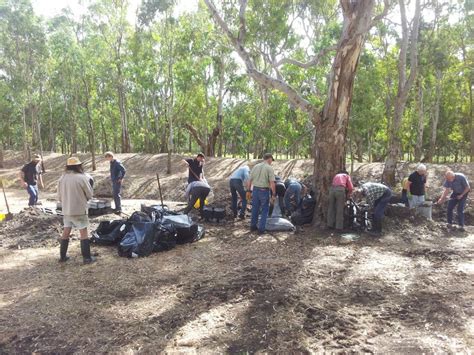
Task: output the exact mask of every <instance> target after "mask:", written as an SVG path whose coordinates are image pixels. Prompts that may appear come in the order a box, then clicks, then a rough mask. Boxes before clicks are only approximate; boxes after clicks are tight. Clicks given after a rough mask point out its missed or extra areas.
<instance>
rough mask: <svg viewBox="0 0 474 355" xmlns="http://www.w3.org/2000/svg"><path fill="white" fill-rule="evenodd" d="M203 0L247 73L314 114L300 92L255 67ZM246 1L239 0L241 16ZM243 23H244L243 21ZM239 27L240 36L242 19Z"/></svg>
mask: <svg viewBox="0 0 474 355" xmlns="http://www.w3.org/2000/svg"><path fill="white" fill-rule="evenodd" d="M204 2H205V4H206V6H207V7H208V9H209V11H210V13H211V15H212V17H213V18H214V21H215V22H216V23H217V25H218V26H219V27H220V28H221V29H222V30H223V31H224V33H225V34H226V35H227V37H228V39H229V40H230V42H231V44H232V46H233V47H234V49H235V50H236V52H237V54H238V55H239V56H240V58H242V60H243V61H244V63H245V66H246V68H247V72H248V74H249V75H250V76H251V77H252V78H253V79H254V80H255V81H256V82H258V83H259V84H261V85H263V86H265V87H267V88H272V89H275V90H278V91H281V92H282V93H284V94H285V95H287V97H288V100H289V101H290V103H291V104H293V105H294V106H296V107H298V108H299V109H301V110H302V111H304V112H307V113H308V114H310V115H311V116H315V115H316V110H315V108H314V106H313V105H312V104H311V103H310V102H309V101H308V100H306V99H305V98H304V97H303V96H301V94H300V93H298V92H297V91H296V90H295V89H294V88H293V87H291V85H289V84H288V83H286V82H285V81H283V80H281V79H276V78H273V77H271V76H269V75H267V74H265V73H262V72H260V71H259V70H257V69H256V67H255V64H254V62H253V61H252V59H251V57H250V55H249V53H248V52H247V51H246V49H245V48H244V46H243V43H242V42H241V41H240V40H239V37H235V36H234V34H233V33H232V31H231V30H230V28H229V26H228V25H227V23H226V22H225V21H224V19H223V18H222V17H221V16H220V14H219V12H218V11H217V9H216V7H215V5H214V3H213V2H212V0H204ZM246 3H247V2H246V1H245V0H241V6H240V12H239V13H241V14H242V16H243V15H244V10H245V5H246ZM243 24H245V22H244V23H243ZM240 27H241V30H239V33H241V34H240V36H242V35H244V34H245V27H242V21H241V22H240Z"/></svg>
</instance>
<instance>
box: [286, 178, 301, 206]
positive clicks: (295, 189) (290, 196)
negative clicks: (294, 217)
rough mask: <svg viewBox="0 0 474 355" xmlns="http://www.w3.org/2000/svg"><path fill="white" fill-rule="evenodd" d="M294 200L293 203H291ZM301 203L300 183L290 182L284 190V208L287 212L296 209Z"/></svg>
mask: <svg viewBox="0 0 474 355" xmlns="http://www.w3.org/2000/svg"><path fill="white" fill-rule="evenodd" d="M292 201H293V202H294V204H293V203H292ZM300 203H301V185H300V184H290V185H289V186H288V188H287V189H286V192H285V210H286V211H287V213H291V212H293V211H296V210H297V209H298V208H299V207H300Z"/></svg>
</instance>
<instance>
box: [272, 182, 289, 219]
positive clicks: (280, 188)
mask: <svg viewBox="0 0 474 355" xmlns="http://www.w3.org/2000/svg"><path fill="white" fill-rule="evenodd" d="M285 192H286V186H285V183H284V182H283V180H282V179H281V177H279V176H277V175H275V201H276V199H278V207H279V209H280V211H278V210H276V209H275V202H273V203H271V204H270V207H269V210H268V217H272V216H273V217H280V215H283V216H284V215H285V200H284V198H285ZM271 196H272V197H273V195H271ZM274 213H275V215H273V214H274Z"/></svg>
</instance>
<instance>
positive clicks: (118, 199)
mask: <svg viewBox="0 0 474 355" xmlns="http://www.w3.org/2000/svg"><path fill="white" fill-rule="evenodd" d="M121 191H122V184H121V183H118V182H117V181H112V194H113V196H114V202H115V209H116V210H117V211H121V210H122V196H121V195H120V192H121Z"/></svg>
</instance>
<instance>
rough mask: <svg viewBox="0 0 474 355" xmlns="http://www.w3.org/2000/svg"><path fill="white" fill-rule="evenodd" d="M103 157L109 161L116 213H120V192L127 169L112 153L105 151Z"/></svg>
mask: <svg viewBox="0 0 474 355" xmlns="http://www.w3.org/2000/svg"><path fill="white" fill-rule="evenodd" d="M105 159H107V160H108V161H109V162H110V178H111V179H112V194H113V196H114V202H115V210H114V212H115V213H116V214H120V213H122V196H121V195H120V192H121V190H122V186H123V179H124V178H125V173H126V172H127V170H126V169H125V167H124V166H123V164H122V162H121V161H120V160H118V159H115V156H114V153H112V152H107V153H105Z"/></svg>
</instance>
